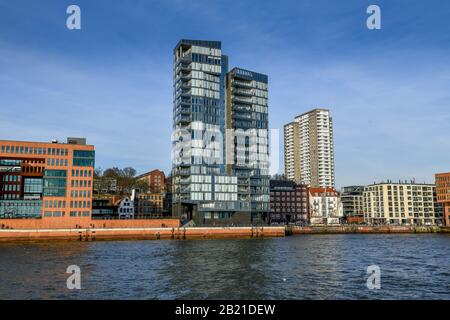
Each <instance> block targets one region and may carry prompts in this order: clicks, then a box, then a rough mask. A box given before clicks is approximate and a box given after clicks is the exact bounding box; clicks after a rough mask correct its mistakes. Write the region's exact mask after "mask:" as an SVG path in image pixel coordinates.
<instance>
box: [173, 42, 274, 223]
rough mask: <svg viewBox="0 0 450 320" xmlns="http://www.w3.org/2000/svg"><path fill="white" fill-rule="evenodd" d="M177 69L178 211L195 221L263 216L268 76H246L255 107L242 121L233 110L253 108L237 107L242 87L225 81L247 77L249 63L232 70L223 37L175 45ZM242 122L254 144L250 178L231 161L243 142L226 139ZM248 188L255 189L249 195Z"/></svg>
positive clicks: (175, 167)
mask: <svg viewBox="0 0 450 320" xmlns="http://www.w3.org/2000/svg"><path fill="white" fill-rule="evenodd" d="M238 70H241V71H238ZM173 71H174V96H173V101H174V107H173V135H172V175H173V214H174V215H175V216H178V217H181V218H182V219H183V220H186V221H187V220H193V221H194V222H195V223H196V224H208V225H224V224H226V225H230V224H234V225H239V224H241V225H242V224H250V223H259V222H261V221H262V220H263V218H264V216H265V214H266V213H267V211H268V198H269V188H268V178H267V179H266V175H268V172H266V171H268V150H267V149H268V141H267V139H268V137H267V136H268V134H267V76H264V75H261V74H257V73H251V72H248V71H247V72H248V74H247V75H246V78H245V77H244V79H241V80H243V81H242V82H243V83H247V86H248V87H247V88H241V89H243V90H244V91H245V90H246V94H247V96H244V98H247V100H248V101H247V104H246V107H247V109H248V108H250V109H252V110H255V112H253V111H252V112H251V113H250V117H252V121H250V122H249V123H248V124H247V126H246V127H245V128H244V127H243V125H242V126H239V125H237V123H236V122H232V121H229V117H230V116H232V117H233V116H234V117H235V119H236V115H238V116H243V117H248V112H245V111H244V112H243V113H241V112H237V111H238V109H237V107H236V106H237V104H236V101H237V99H236V98H239V97H241V98H242V95H240V96H239V95H234V94H235V93H236V91H235V90H234V89H233V90H232V88H231V87H228V88H227V85H226V80H227V79H232V78H234V77H235V76H236V74H238V77H242V75H239V74H241V73H243V72H244V71H245V70H243V69H233V70H232V71H231V72H230V73H228V58H227V56H225V55H223V54H222V51H221V43H220V42H219V41H202V40H185V39H183V40H181V41H179V43H178V44H177V45H176V47H175V49H174V70H173ZM227 73H228V75H227ZM253 76H254V77H255V79H253V78H252V77H253ZM232 83H234V80H233V81H231V82H229V84H230V85H231V84H232ZM232 86H233V87H234V84H233V85H232ZM263 100H264V101H263ZM249 102H250V104H249ZM258 103H261V105H258ZM233 110H235V111H233ZM239 123H240V122H239ZM241 127H242V129H245V130H247V132H246V134H247V136H249V138H248V139H250V140H248V141H247V142H248V143H250V144H251V145H252V148H250V149H248V150H247V151H244V153H245V152H247V160H244V166H248V167H251V170H247V171H248V172H247V173H245V175H246V176H247V178H246V179H244V178H241V176H242V175H243V174H242V173H241V171H240V169H239V168H238V167H237V166H236V164H237V163H235V161H234V160H233V159H235V158H236V157H235V156H233V152H237V149H235V148H230V147H227V146H230V145H233V146H234V143H228V141H229V139H233V141H234V139H235V138H236V134H235V131H236V130H235V129H236V128H241ZM257 129H262V131H261V130H257ZM252 130H253V131H252ZM255 130H256V131H255ZM240 134H241V133H239V135H240ZM226 141H227V143H225V142H226ZM244 145H245V143H244ZM244 148H245V146H244ZM249 152H250V153H249ZM227 159H231V160H230V162H228V161H226V160H227ZM245 161H247V162H245ZM226 162H227V165H226ZM228 164H229V165H228ZM266 169H267V170H266ZM266 180H267V181H266ZM244 183H245V184H246V187H245V188H244V187H243V184H244ZM266 185H267V188H265V187H266ZM244 189H245V190H246V192H247V191H248V193H249V197H247V198H245V197H244V196H243V192H244ZM266 200H267V201H266ZM266 202H267V203H266Z"/></svg>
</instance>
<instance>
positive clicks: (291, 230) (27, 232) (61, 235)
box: [0, 225, 450, 242]
mask: <svg viewBox="0 0 450 320" xmlns="http://www.w3.org/2000/svg"><path fill="white" fill-rule="evenodd" d="M413 233H415V234H417V233H420V234H427V233H432V234H436V233H448V234H450V228H449V227H413V226H411V227H404V226H358V225H350V226H348V225H347V226H308V227H296V226H273V227H272V226H258V227H185V228H183V227H176V228H174V227H172V228H167V227H165V228H163V227H160V228H146V227H143V228H136V227H134V228H133V227H132V228H126V227H124V228H82V229H69V228H67V229H0V242H16V241H114V240H201V239H205V240H206V239H252V238H276V237H285V236H291V235H314V234H413Z"/></svg>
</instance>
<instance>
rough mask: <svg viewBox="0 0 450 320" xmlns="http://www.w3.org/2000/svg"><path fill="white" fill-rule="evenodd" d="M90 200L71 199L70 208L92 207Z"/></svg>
mask: <svg viewBox="0 0 450 320" xmlns="http://www.w3.org/2000/svg"><path fill="white" fill-rule="evenodd" d="M90 207H91V202H90V201H70V208H90Z"/></svg>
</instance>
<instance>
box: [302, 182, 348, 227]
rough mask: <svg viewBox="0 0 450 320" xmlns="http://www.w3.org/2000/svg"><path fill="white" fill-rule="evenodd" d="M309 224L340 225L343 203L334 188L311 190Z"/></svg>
mask: <svg viewBox="0 0 450 320" xmlns="http://www.w3.org/2000/svg"><path fill="white" fill-rule="evenodd" d="M309 212H310V214H309V222H310V224H312V225H323V224H327V225H333V224H340V223H341V222H342V218H343V209H342V202H341V200H340V197H339V194H338V192H337V191H336V189H334V188H309Z"/></svg>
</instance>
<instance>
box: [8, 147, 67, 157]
mask: <svg viewBox="0 0 450 320" xmlns="http://www.w3.org/2000/svg"><path fill="white" fill-rule="evenodd" d="M1 151H2V153H16V154H37V155H45V154H47V155H56V156H66V157H67V156H68V155H69V149H60V148H40V147H23V146H1Z"/></svg>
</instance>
